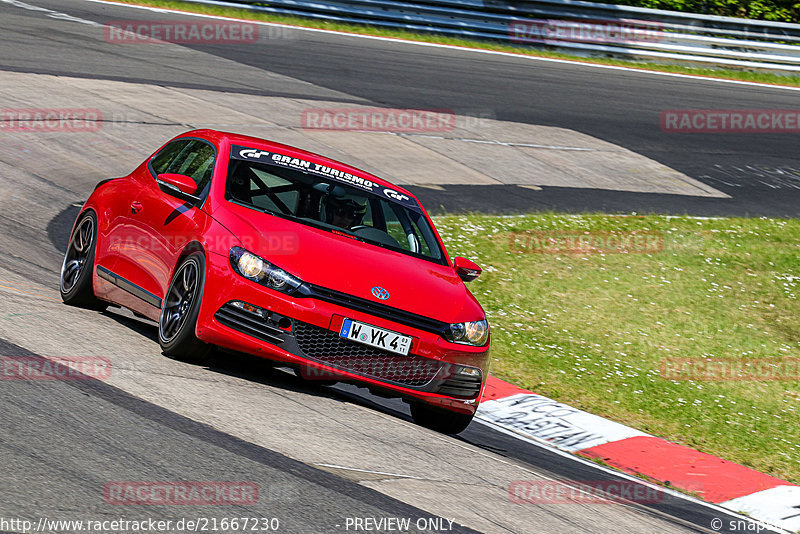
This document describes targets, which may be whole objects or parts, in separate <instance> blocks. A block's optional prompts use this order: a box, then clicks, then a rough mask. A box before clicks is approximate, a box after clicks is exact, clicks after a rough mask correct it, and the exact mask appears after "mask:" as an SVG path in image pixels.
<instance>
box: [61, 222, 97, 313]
mask: <svg viewBox="0 0 800 534" xmlns="http://www.w3.org/2000/svg"><path fill="white" fill-rule="evenodd" d="M96 249H97V217H96V216H95V214H94V212H92V211H88V212H86V213H84V214H83V215H82V216H81V217H80V218H79V219H78V223H77V224H76V225H75V230H74V231H73V232H72V235H71V236H70V238H69V244H68V245H67V251H66V252H65V253H64V262H63V263H62V264H61V276H60V282H59V292H60V293H61V300H63V301H64V303H65V304H69V305H70V306H78V307H80V308H88V309H91V310H104V309H105V308H106V306H108V305H107V304H106V303H105V302H103V301H102V300H100V299H98V298H97V297H96V296H95V295H94V289H93V288H92V273H93V272H94V254H95V250H96Z"/></svg>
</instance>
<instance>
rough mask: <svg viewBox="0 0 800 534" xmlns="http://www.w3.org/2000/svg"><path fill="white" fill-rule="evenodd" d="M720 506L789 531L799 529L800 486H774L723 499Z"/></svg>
mask: <svg viewBox="0 0 800 534" xmlns="http://www.w3.org/2000/svg"><path fill="white" fill-rule="evenodd" d="M720 506H724V507H725V508H728V509H729V510H733V511H735V512H743V513H746V514H748V515H749V516H750V517H752V518H754V519H758V520H759V521H764V522H765V523H770V524H772V525H775V526H778V527H781V528H785V529H786V530H789V531H791V532H797V531H798V530H800V486H776V487H774V488H770V489H767V490H764V491H759V492H758V493H751V494H750V495H745V496H744V497H739V498H736V499H731V500H730V501H725V502H723V503H720Z"/></svg>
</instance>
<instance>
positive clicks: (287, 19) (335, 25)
mask: <svg viewBox="0 0 800 534" xmlns="http://www.w3.org/2000/svg"><path fill="white" fill-rule="evenodd" d="M112 1H114V2H118V3H122V4H138V5H148V6H155V7H162V8H167V9H177V10H183V11H190V12H192V13H204V14H208V15H220V16H225V17H233V18H243V19H248V20H258V21H264V22H275V23H281V24H290V25H294V26H304V27H307V28H320V29H325V30H336V31H342V32H350V33H359V34H365V35H376V36H381V37H394V38H398V39H409V40H412V41H422V42H428V43H441V44H448V45H454V46H462V47H467V48H479V49H484V50H496V51H501V52H511V53H515V54H523V55H529V56H536V57H546V58H555V59H566V60H574V61H582V62H587V63H597V64H602V65H616V66H623V67H631V68H638V69H645V70H653V71H659V72H672V73H677V74H689V75H694V76H708V77H712V78H724V79H731V80H740V81H748V82H759V83H769V84H777V85H789V86H800V76H797V75H793V76H792V75H781V74H773V73H768V72H759V71H749V70H733V69H717V68H703V67H688V66H684V65H680V64H674V65H673V64H665V63H649V62H640V61H630V60H619V59H612V58H605V57H597V58H585V57H578V56H574V55H570V54H564V53H559V52H551V51H547V50H540V49H534V48H530V47H524V46H514V45H510V44H504V43H500V42H490V41H477V40H470V39H460V38H452V37H444V36H440V35H435V34H429V33H415V32H411V31H403V30H395V29H388V28H380V27H377V26H364V25H358V24H345V23H339V22H324V21H320V20H315V19H309V18H302V17H293V16H283V15H272V14H267V13H259V12H256V11H250V10H246V9H237V8H227V7H219V6H206V5H201V4H192V3H187V2H181V1H179V0H112Z"/></svg>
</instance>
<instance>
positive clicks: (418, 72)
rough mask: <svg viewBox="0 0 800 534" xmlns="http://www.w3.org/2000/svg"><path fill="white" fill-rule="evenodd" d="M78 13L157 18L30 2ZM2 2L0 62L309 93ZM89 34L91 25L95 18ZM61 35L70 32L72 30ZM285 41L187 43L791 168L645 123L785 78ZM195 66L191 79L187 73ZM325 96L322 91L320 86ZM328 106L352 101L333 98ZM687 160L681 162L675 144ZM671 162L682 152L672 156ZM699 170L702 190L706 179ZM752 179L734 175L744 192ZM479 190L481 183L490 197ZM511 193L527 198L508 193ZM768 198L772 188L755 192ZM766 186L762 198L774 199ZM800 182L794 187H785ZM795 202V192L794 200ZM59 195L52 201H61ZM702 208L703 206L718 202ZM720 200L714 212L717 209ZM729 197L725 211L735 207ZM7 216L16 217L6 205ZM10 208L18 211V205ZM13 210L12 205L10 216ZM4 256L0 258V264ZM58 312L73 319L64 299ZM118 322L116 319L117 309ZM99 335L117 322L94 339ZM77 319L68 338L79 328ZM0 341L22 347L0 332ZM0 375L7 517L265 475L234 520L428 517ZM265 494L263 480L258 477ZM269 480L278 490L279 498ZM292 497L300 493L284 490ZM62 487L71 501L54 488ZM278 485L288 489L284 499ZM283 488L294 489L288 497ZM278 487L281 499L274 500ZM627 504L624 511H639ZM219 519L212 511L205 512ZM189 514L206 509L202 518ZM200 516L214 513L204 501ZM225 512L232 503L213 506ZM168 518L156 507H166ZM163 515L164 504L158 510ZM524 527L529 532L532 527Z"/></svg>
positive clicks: (393, 410) (781, 101)
mask: <svg viewBox="0 0 800 534" xmlns="http://www.w3.org/2000/svg"><path fill="white" fill-rule="evenodd" d="M30 3H32V4H35V5H41V6H48V7H50V8H52V9H57V10H59V11H62V12H67V13H69V14H71V15H73V16H76V17H80V18H82V19H87V20H95V21H98V22H105V21H108V20H118V19H123V18H127V17H137V18H152V19H159V20H163V19H165V18H171V17H172V16H171V15H165V14H152V13H148V12H132V11H131V10H129V9H126V8H121V7H114V6H112V7H109V6H105V5H102V4H93V3H88V2H83V1H79V0H59V1H56V0H30ZM12 13H13V15H14V17H15V18H14V24H16V26H14V27H10V28H9V27H6V28H5V30H6V31H4V32H2V33H0V50H2V53H0V70H2V69H5V70H17V71H24V72H37V73H50V74H63V75H69V76H82V77H86V78H102V79H119V80H127V81H135V82H140V83H141V82H145V83H153V84H169V85H177V86H181V85H183V86H190V87H200V88H206V89H217V90H220V89H224V90H227V91H240V92H243V93H258V94H264V95H281V96H286V95H290V96H302V97H304V98H314V97H315V95H314V94H313V92H312V91H310V92H308V93H299V94H298V91H305V89H304V88H302V87H298V86H297V85H293V84H292V83H290V82H286V83H285V84H282V83H280V82H276V83H271V84H266V83H265V85H264V86H262V87H257V86H254V85H252V84H240V85H235V84H234V86H233V87H231V86H229V85H228V86H226V85H224V84H223V83H222V80H221V79H220V76H219V75H216V74H215V73H213V72H205V73H203V72H202V69H203V68H204V66H202V65H197V66H187V70H192V72H193V73H195V74H197V73H198V72H200V74H201V75H199V76H195V77H189V76H187V75H186V73H185V72H181V71H176V70H175V69H172V68H166V67H164V62H163V61H160V59H159V57H158V49H157V48H156V49H154V48H151V47H147V48H146V49H130V48H126V49H124V50H123V51H120V50H119V49H117V48H114V47H110V46H108V45H106V44H105V43H103V42H102V41H101V42H100V43H97V42H95V41H91V40H87V39H85V38H84V37H83V34H84V33H85V31H86V27H85V26H84V25H82V24H81V23H74V28H70V29H66V27H65V26H63V25H60V26H58V30H57V31H56V30H53V31H52V32H49V33H47V32H43V30H44V29H49V28H50V26H48V24H47V23H48V20H47V18H46V17H44V16H43V15H42V14H41V13H39V12H36V11H20V10H19V9H18V8H15V7H10V6H9V5H7V4H3V3H0V26H4V22H3V21H6V20H9V18H7V15H10V14H12ZM90 29H92V31H96V29H93V28H91V27H90ZM73 30H74V31H73ZM296 33H297V35H296V36H295V38H294V39H291V40H285V41H284V40H276V41H274V42H270V43H269V46H259V48H258V49H257V50H256V51H254V50H253V49H249V48H247V47H242V48H237V47H231V46H219V47H210V46H205V47H194V48H201V49H202V50H203V51H205V52H207V53H210V54H214V55H217V56H223V57H227V58H229V59H231V60H233V61H236V62H238V63H241V64H247V65H251V66H255V67H258V68H261V69H264V70H265V71H270V72H275V73H279V74H284V75H286V76H291V77H293V78H297V79H301V80H307V81H309V82H312V83H313V84H315V85H317V86H323V87H327V88H330V89H335V90H337V91H340V92H342V93H345V94H346V95H352V97H353V100H355V99H356V98H367V99H369V100H371V101H372V102H374V103H376V104H381V105H387V106H392V107H423V108H436V107H446V108H451V109H454V110H455V111H456V112H460V113H491V114H492V115H493V116H494V117H495V118H498V119H503V120H513V121H518V122H528V123H532V124H547V125H554V126H560V127H566V128H573V129H576V130H579V131H583V132H586V133H589V134H590V135H593V136H596V137H601V138H603V139H606V140H609V141H612V142H614V143H617V144H620V145H622V146H625V147H627V148H629V149H631V150H635V151H637V152H641V153H644V154H647V155H648V156H650V157H652V158H654V159H657V160H659V161H662V162H664V163H666V164H668V165H671V166H673V167H675V168H677V169H679V170H682V171H683V172H686V173H687V174H690V175H692V176H694V177H698V178H700V177H701V176H702V175H703V174H704V173H708V172H711V171H710V170H709V169H712V168H713V165H714V164H716V163H718V162H719V161H721V160H724V161H725V162H726V164H730V163H732V162H737V163H740V164H751V165H773V166H794V167H800V160H799V159H798V157H797V156H796V155H794V156H793V157H789V156H788V154H796V147H795V146H794V145H792V138H790V137H789V136H783V137H780V136H771V137H765V136H762V137H757V138H739V137H731V136H729V137H716V138H715V137H713V136H705V137H703V142H702V143H700V144H699V145H697V139H694V140H693V139H690V138H689V137H677V136H668V135H666V134H663V133H661V132H660V130H659V129H658V114H659V112H660V109H661V108H662V107H664V108H675V107H698V108H701V107H727V108H731V107H782V108H789V107H792V106H793V105H795V104H794V103H795V102H796V101H797V98H798V97H797V96H796V95H797V94H800V93H790V92H784V91H781V90H770V89H759V88H753V87H744V86H727V85H721V84H717V83H713V82H696V81H687V80H682V79H678V78H667V77H658V76H653V75H648V74H642V73H631V72H622V71H602V70H597V69H591V68H589V67H584V66H579V65H564V64H557V63H540V62H531V61H528V60H523V59H517V58H504V57H499V56H482V55H479V54H474V53H470V52H462V51H449V50H443V49H433V48H426V49H421V48H419V47H415V46H411V45H406V44H402V43H389V42H383V41H365V40H360V39H356V38H352V37H342V36H332V35H327V34H321V33H313V34H312V33H306V32H296ZM203 75H207V78H208V81H207V83H204V82H203V81H202V80H200V78H203ZM326 98H327V97H326ZM341 99H342V101H349V99H348V98H347V97H346V96H344V97H341ZM687 154H688V155H689V156H687V157H684V156H686V155H687ZM679 160H690V161H691V164H687V165H686V166H684V167H681V166H680V165H678V163H680V161H679ZM712 182H713V181H710V182H709V183H711V184H712V185H714V186H715V187H719V183H717V182H713V183H712ZM746 189H748V187H739V188H736V187H734V188H732V189H731V191H744V190H746ZM418 190H419V192H420V194H421V195H422V198H423V201H424V202H425V203H426V204H428V205H429V206H430V207H431V208H433V209H434V210H435V209H436V208H437V207H438V205H440V204H441V205H442V206H444V208H445V209H448V210H452V209H455V208H459V209H475V210H483V211H515V212H516V211H528V210H530V209H557V210H569V211H573V210H585V209H590V210H600V209H609V210H621V211H630V210H639V211H647V210H654V211H668V212H676V211H677V212H684V211H689V212H698V213H703V214H718V213H726V212H725V211H724V210H725V209H731V210H732V211H733V212H741V213H747V214H757V213H760V210H776V211H775V212H774V213H776V214H781V213H786V214H793V213H795V211H794V210H797V208H796V207H795V206H797V205H800V204H797V203H795V202H793V199H794V197H793V196H792V195H794V194H795V191H798V190H796V189H792V188H790V189H780V190H773V189H769V188H768V187H767V186H764V187H763V188H755V189H754V190H753V191H756V192H757V193H758V195H760V199H759V198H757V197H756V196H748V195H737V196H736V198H735V199H734V200H733V201H727V202H728V204H727V205H725V206H723V204H721V203H723V202H726V201H720V200H713V201H712V200H707V199H696V198H686V197H670V196H666V195H645V194H631V193H615V192H609V191H604V192H601V193H598V192H597V191H592V190H581V189H558V188H545V189H544V190H543V191H532V190H527V189H520V188H516V187H497V188H493V189H491V190H490V189H487V186H463V189H459V188H456V187H449V188H447V189H446V190H445V191H444V192H442V191H435V190H427V189H421V188H418ZM487 191H488V192H489V193H488V194H487ZM520 191H522V192H523V194H520ZM768 193H769V194H768ZM770 194H771V195H773V196H770ZM798 195H800V192H798ZM798 199H800V198H798ZM72 200H73V199H71V198H70V199H69V200H67V199H66V198H65V199H64V202H65V204H64V205H65V206H66V205H68V204H69V202H71V201H72ZM715 206H716V207H715ZM720 206H722V207H720ZM731 206H732V207H731ZM75 210H76V208H71V209H67V210H66V211H64V212H62V214H61V215H59V216H57V217H56V218H54V219H52V220H51V222H50V224H49V226H47V228H41V229H39V230H40V231H41V240H40V241H39V242H36V243H32V244H31V248H40V249H42V250H46V251H47V252H48V253H52V252H53V250H56V251H60V250H63V248H64V244H65V241H66V239H67V236H68V233H69V227H70V225H71V224H72V220H73V219H74V215H75ZM18 215H19V214H18ZM23 215H24V214H23ZM23 215H20V216H23ZM0 230H2V233H4V234H11V233H13V232H14V231H15V228H14V224H13V221H12V220H11V219H9V221H5V220H4V221H2V224H0ZM0 265H3V263H0ZM53 265H54V266H53V272H43V273H37V275H36V277H33V276H32V279H35V280H37V281H38V280H42V281H43V284H44V283H45V282H48V283H50V285H51V286H52V282H53V281H54V280H55V279H56V278H57V274H56V273H55V270H56V269H57V266H56V265H55V264H53ZM63 309H64V311H63V312H62V313H59V314H58V315H57V316H56V317H54V320H61V321H63V322H64V323H65V324H68V323H69V320H70V319H69V318H70V316H69V314H70V309H68V308H66V307H64V308H63ZM120 322H121V323H123V327H124V326H125V321H120ZM127 328H132V329H134V330H136V331H137V332H140V333H141V334H142V336H143V337H147V336H152V334H153V330H152V329H148V328H147V327H146V326H140V325H138V324H137V326H136V327H132V326H131V325H127ZM100 334H102V335H105V336H113V335H114V330H113V329H111V330H108V331H106V332H102V333H98V332H92V335H100ZM80 335H81V333H80V332H76V334H75V336H76V337H79V336H80ZM0 354H2V355H15V356H32V357H35V356H36V355H35V354H33V353H31V352H29V351H27V350H25V349H23V348H21V347H19V346H16V345H13V344H10V343H8V342H6V341H3V340H2V339H0ZM212 371H217V372H221V373H231V374H237V375H244V376H245V377H246V378H247V379H248V380H252V381H254V382H257V381H259V380H260V379H261V377H259V376H257V374H256V373H255V372H254V371H253V370H252V369H248V368H244V369H241V368H236V367H235V366H234V367H233V368H231V367H226V366H225V365H220V366H219V368H216V369H212ZM270 382H271V383H273V384H277V385H278V387H284V388H286V389H287V390H303V388H304V386H303V385H302V384H300V383H299V382H298V381H296V380H289V379H275V380H271V381H270ZM2 386H3V387H2V388H0V405H2V406H3V410H2V411H3V414H4V415H3V424H2V425H3V427H4V431H3V433H2V437H0V450H2V451H3V455H2V456H3V459H4V467H3V471H2V473H3V474H2V482H3V489H2V490H0V505H2V506H1V507H0V511H2V512H3V513H7V512H8V511H15V512H18V515H20V516H38V515H43V513H45V512H52V513H53V514H54V516H55V515H56V514H61V516H60V517H59V518H66V516H65V510H69V511H72V512H75V513H81V514H84V513H88V512H92V513H96V514H101V513H107V509H104V508H103V503H102V502H99V501H98V499H97V496H96V493H97V492H96V490H97V487H98V485H100V486H102V483H103V482H104V481H108V480H165V479H167V480H168V479H170V478H173V479H175V478H181V479H190V480H191V479H194V480H231V479H234V480H241V479H250V478H254V479H258V480H263V481H269V482H268V483H267V486H269V485H270V484H273V485H275V487H276V488H277V489H276V494H277V495H279V496H280V495H284V497H277V498H276V499H275V500H269V499H264V501H263V502H260V503H259V505H258V506H254V507H253V509H248V510H232V512H246V514H245V515H259V516H277V517H281V518H282V519H285V521H286V523H285V524H286V525H289V526H287V528H285V529H282V531H287V532H293V531H296V532H321V531H330V530H332V529H331V525H333V524H336V523H337V520H339V519H341V518H343V517H345V516H359V515H360V516H373V517H383V516H406V517H417V516H430V515H431V514H427V513H424V512H422V511H420V510H418V509H416V508H413V507H411V506H409V505H406V504H404V503H402V502H400V501H398V500H395V499H392V498H389V497H386V496H385V495H383V494H381V493H378V492H376V491H372V490H369V489H367V488H365V487H363V486H361V485H359V484H356V483H351V482H348V481H345V480H344V479H342V478H339V477H336V476H334V475H331V474H329V473H327V472H324V471H321V470H319V469H315V468H313V467H310V466H308V465H306V464H303V463H300V462H298V461H295V460H292V459H290V458H288V457H286V456H284V455H281V454H279V453H277V452H275V451H272V450H269V449H266V448H263V447H259V446H256V445H253V444H251V443H249V442H246V441H243V440H241V439H238V438H236V437H233V436H231V435H229V434H225V433H223V432H221V431H218V430H215V429H214V428H211V427H209V426H207V425H204V424H201V423H198V422H196V421H193V420H191V419H189V418H186V417H183V416H180V415H177V414H176V413H173V412H171V411H169V410H167V409H165V408H162V407H159V406H155V405H153V404H150V403H148V402H146V401H144V400H141V399H138V398H136V397H134V396H132V395H130V394H128V393H126V392H124V391H122V390H120V389H117V388H115V387H112V386H110V385H107V384H102V383H96V382H80V381H79V382H74V383H68V382H61V383H52V382H51V383H16V384H15V383H9V382H4V383H3V384H2ZM319 395H324V396H331V397H335V398H343V399H349V400H350V401H351V402H354V403H358V404H361V405H365V406H368V407H371V408H373V409H376V410H381V411H384V412H386V413H388V414H390V415H394V416H396V417H397V418H400V419H405V420H407V419H408V415H407V409H406V408H405V406H404V405H402V404H401V403H398V402H395V401H383V400H381V399H375V398H373V397H370V396H368V395H366V394H364V393H363V392H361V391H356V390H355V389H354V388H349V387H337V388H336V389H332V390H324V391H322V392H320V393H319ZM460 439H461V440H462V441H463V442H465V443H469V444H472V445H476V446H478V447H481V448H483V449H485V450H487V451H491V452H495V453H498V454H500V455H503V456H505V457H506V458H508V459H509V461H512V462H518V463H520V464H523V465H528V466H533V467H534V468H535V469H536V470H537V471H540V472H545V473H547V474H549V475H551V476H553V477H556V478H564V479H571V480H602V479H605V478H606V477H609V476H611V475H608V474H607V473H604V472H601V471H599V470H598V469H596V468H594V467H593V466H589V465H585V464H580V463H576V462H574V461H572V460H571V459H569V458H567V457H564V456H563V455H559V454H558V453H555V452H553V451H549V450H545V449H541V448H539V447H535V446H533V445H530V444H524V443H520V442H519V441H517V440H512V439H511V438H509V437H508V436H505V435H503V434H498V433H497V432H494V431H490V430H488V429H487V428H486V427H484V426H481V425H476V424H473V426H472V427H471V428H470V429H468V430H467V431H466V432H465V433H464V434H463V435H462V436H461V438H460ZM267 490H268V487H267ZM282 491H283V493H281V492H282ZM298 494H300V495H301V497H299V498H298V497H297V495H298ZM63 495H68V496H69V500H68V501H64V499H63V498H62V496H63ZM287 495H288V497H286V496H287ZM293 496H294V497H293ZM281 498H285V499H288V501H286V500H284V501H281V500H280V499H281ZM637 508H638V507H637ZM648 510H649V511H648V513H650V512H652V513H653V514H657V515H658V516H659V517H661V518H662V519H665V520H666V521H667V522H671V523H672V524H674V525H682V526H684V527H686V526H687V525H686V523H689V524H690V525H696V527H692V526H690V527H689V528H691V529H692V530H696V531H700V532H702V531H705V532H707V531H708V530H707V528H708V525H709V524H710V519H711V518H713V517H725V514H723V513H719V512H715V511H712V510H709V509H708V508H705V507H702V506H699V505H697V504H695V503H693V502H691V501H684V500H682V499H679V498H676V497H669V498H665V500H664V501H663V502H661V503H656V504H655V505H653V506H651V507H649V508H648ZM156 512H158V515H163V514H171V515H175V516H179V517H182V516H185V514H184V513H183V511H182V510H178V511H175V510H174V509H172V510H160V509H159V510H156V509H151V508H144V509H143V508H141V507H135V508H127V509H126V510H125V515H126V516H127V517H128V518H131V519H133V518H137V517H146V516H154V515H157V513H156ZM213 512H214V513H215V514H216V515H221V514H220V512H219V510H214V511H213ZM198 515H203V514H198ZM206 515H211V514H210V513H209V514H206ZM227 515H229V516H232V515H236V514H235V513H230V514H227ZM165 517H166V516H165ZM170 517H171V516H170ZM532 528H535V527H534V526H532Z"/></svg>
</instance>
